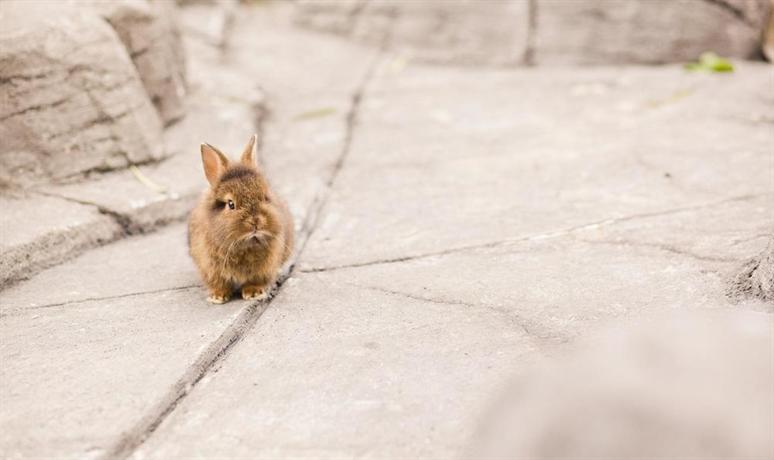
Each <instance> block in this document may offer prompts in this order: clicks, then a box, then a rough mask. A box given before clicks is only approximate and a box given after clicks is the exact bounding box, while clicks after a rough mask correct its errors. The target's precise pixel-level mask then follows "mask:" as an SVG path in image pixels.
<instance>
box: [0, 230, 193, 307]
mask: <svg viewBox="0 0 774 460" xmlns="http://www.w3.org/2000/svg"><path fill="white" fill-rule="evenodd" d="M186 234H187V228H186V224H182V223H181V224H175V225H171V226H169V227H167V228H165V229H162V230H160V231H158V232H156V233H153V234H151V235H147V236H135V237H130V238H127V239H124V240H122V241H119V242H116V243H114V244H111V245H108V246H104V247H101V248H96V249H92V250H91V251H88V252H86V253H85V254H83V255H81V256H79V257H78V258H77V259H76V260H74V261H71V262H69V263H65V264H61V265H58V266H55V267H51V268H49V269H47V270H44V271H42V272H40V273H38V274H37V275H35V276H34V277H32V278H31V279H29V280H27V281H25V282H24V283H20V284H18V285H15V286H12V287H10V288H8V289H6V290H4V291H3V300H2V302H1V303H0V304H1V305H2V306H3V311H2V313H3V314H4V315H5V314H10V313H11V312H16V311H22V310H27V309H30V310H34V309H45V308H49V307H52V306H58V305H64V304H73V303H79V302H84V301H86V300H90V299H103V298H112V297H122V296H127V295H135V294H137V293H152V292H154V291H163V290H169V289H182V288H191V287H194V286H197V285H198V278H197V274H196V270H195V268H194V265H193V262H192V261H191V259H190V257H189V256H188V245H187V242H186ZM127 280H131V282H130V283H128V282H127Z"/></svg>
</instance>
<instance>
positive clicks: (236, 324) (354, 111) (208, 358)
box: [101, 49, 383, 459]
mask: <svg viewBox="0 0 774 460" xmlns="http://www.w3.org/2000/svg"><path fill="white" fill-rule="evenodd" d="M382 54H383V49H380V50H379V51H378V52H377V53H375V55H374V56H373V58H372V61H371V63H370V64H369V66H368V68H367V70H366V72H365V73H364V76H363V79H362V80H361V82H360V83H359V84H358V86H357V87H356V88H355V91H354V92H353V93H352V97H351V103H350V107H349V110H348V113H347V118H346V121H347V122H346V127H345V130H346V132H345V138H344V141H343V145H342V150H341V153H340V155H339V157H338V158H337V159H336V161H335V163H334V165H333V167H332V170H331V172H330V174H329V177H328V180H327V181H326V187H325V189H324V190H323V192H322V193H321V194H320V195H318V197H317V198H316V199H315V200H314V201H313V202H312V203H311V205H310V209H308V213H307V216H306V218H305V219H304V222H303V223H302V226H301V231H300V232H299V233H300V235H299V236H300V238H298V240H299V242H300V244H299V245H298V249H297V251H296V252H295V254H294V255H293V256H292V259H291V262H290V263H289V264H288V265H287V267H286V269H285V270H284V271H283V273H282V274H281V275H280V278H279V279H278V280H277V284H276V285H275V286H274V288H273V289H272V291H271V293H270V296H269V298H268V299H266V300H262V301H258V302H256V303H253V304H251V305H249V306H247V307H246V308H244V309H243V310H242V311H241V312H240V313H239V315H238V316H237V318H236V319H235V320H234V321H233V322H232V323H231V324H230V325H229V326H228V327H226V329H225V330H224V331H223V332H222V333H221V335H220V336H219V337H218V338H217V339H216V340H215V341H214V342H212V343H210V345H209V346H207V348H206V349H205V350H204V351H203V352H202V353H201V354H200V355H199V357H198V358H197V359H196V361H195V362H194V363H193V364H192V365H191V366H190V367H189V368H188V369H187V371H186V372H185V373H184V374H183V375H182V376H181V377H180V379H178V381H177V382H176V383H175V384H174V385H173V386H172V388H171V389H170V390H169V391H168V392H167V393H166V395H165V396H164V397H162V399H161V400H160V401H159V402H158V403H157V404H156V405H155V406H154V407H152V408H151V409H150V410H149V411H148V412H147V413H146V415H145V416H144V417H142V418H141V419H140V420H139V421H138V422H137V423H136V424H135V425H134V426H133V427H132V428H130V429H129V430H128V431H127V432H126V434H124V435H122V436H121V437H120V438H119V439H118V441H117V442H116V443H115V444H113V445H112V446H110V447H109V448H108V449H107V451H106V453H105V454H104V455H103V456H101V458H103V459H126V458H128V457H130V456H131V455H132V454H133V453H134V452H135V451H136V450H137V449H138V448H139V447H140V446H141V445H142V444H143V443H144V442H145V440H146V439H148V438H149V437H150V436H151V435H153V433H154V432H155V431H156V429H157V428H158V427H159V426H160V425H161V423H162V422H163V421H164V420H165V419H166V418H167V417H168V416H169V415H170V414H171V413H172V412H173V411H174V410H175V408H176V407H177V406H178V405H179V404H180V402H181V401H182V400H183V399H184V398H185V397H186V396H187V395H188V393H190V392H191V390H193V388H194V387H195V386H196V384H197V383H198V382H199V381H201V379H202V378H203V377H204V376H205V375H206V374H207V373H208V372H209V370H210V369H212V368H213V366H214V365H215V364H217V363H218V362H220V361H221V360H222V359H224V358H225V357H226V355H227V354H228V352H229V351H230V349H231V348H232V347H233V345H234V344H236V343H237V342H238V341H239V340H241V339H242V337H243V336H244V334H245V333H246V332H247V331H249V330H250V329H251V328H252V327H253V325H254V324H255V323H256V322H257V321H258V319H259V318H260V317H261V315H262V314H263V312H264V311H266V309H267V308H268V307H269V304H270V302H271V300H272V299H273V298H274V296H276V294H277V293H278V291H279V289H280V288H281V287H282V285H283V284H284V282H285V281H286V280H287V279H288V278H289V277H290V276H291V274H292V272H293V269H294V268H295V266H294V263H295V261H296V260H298V258H299V256H300V254H301V253H302V252H303V250H304V248H305V247H306V244H307V242H308V241H309V239H310V237H311V236H312V234H313V233H314V230H315V228H316V227H317V224H318V222H319V219H320V216H321V215H322V211H323V209H324V208H325V205H326V203H327V201H328V198H329V197H330V193H331V189H332V188H333V185H334V183H335V181H336V178H337V176H338V175H339V172H340V171H341V169H342V167H343V166H344V163H345V161H346V159H347V157H348V155H349V151H350V148H351V144H352V137H353V132H354V129H355V126H356V124H357V116H358V112H359V109H360V104H361V101H362V98H363V94H364V93H365V90H366V88H367V86H368V84H369V83H370V81H371V79H372V77H373V74H374V72H375V69H376V67H377V64H378V63H379V62H380V60H381V58H382Z"/></svg>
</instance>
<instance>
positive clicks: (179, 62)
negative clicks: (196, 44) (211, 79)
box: [94, 0, 186, 124]
mask: <svg viewBox="0 0 774 460" xmlns="http://www.w3.org/2000/svg"><path fill="white" fill-rule="evenodd" d="M94 7H95V9H96V10H97V11H98V12H99V13H100V14H101V15H102V16H103V17H104V18H105V19H107V21H108V22H109V23H110V25H112V26H113V29H115V31H116V33H117V34H118V37H119V38H120V39H121V41H122V42H123V43H124V46H126V49H127V51H128V52H129V56H130V57H131V58H132V61H133V62H134V65H135V67H136V68H137V71H138V73H139V74H140V78H141V79H142V82H143V85H144V86H145V90H146V91H147V93H148V96H149V97H150V99H151V101H152V102H153V105H154V106H155V107H156V109H157V110H158V112H159V115H160V116H161V119H162V121H164V122H165V123H167V124H168V123H170V122H172V121H174V120H177V119H179V118H181V117H182V116H183V115H184V114H185V106H184V103H183V97H184V96H185V92H186V87H185V70H186V69H185V53H184V51H183V46H182V42H181V39H180V33H179V30H178V27H177V24H176V22H175V20H176V17H175V16H176V14H177V11H176V8H175V3H174V2H172V1H168V0H150V1H137V0H134V1H132V0H120V1H114V2H100V1H97V2H94Z"/></svg>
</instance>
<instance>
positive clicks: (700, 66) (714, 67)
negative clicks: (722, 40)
mask: <svg viewBox="0 0 774 460" xmlns="http://www.w3.org/2000/svg"><path fill="white" fill-rule="evenodd" d="M685 69H686V70H689V71H698V70H700V71H704V72H733V71H734V64H732V63H731V61H729V60H728V59H726V58H723V57H720V56H718V55H717V54H715V53H713V52H712V51H707V52H706V53H702V54H701V56H699V61H698V62H689V63H688V64H686V65H685Z"/></svg>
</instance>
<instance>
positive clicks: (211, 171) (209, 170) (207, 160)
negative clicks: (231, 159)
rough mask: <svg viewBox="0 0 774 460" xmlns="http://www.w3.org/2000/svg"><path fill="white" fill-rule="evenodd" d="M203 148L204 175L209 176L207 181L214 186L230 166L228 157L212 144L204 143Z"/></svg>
mask: <svg viewBox="0 0 774 460" xmlns="http://www.w3.org/2000/svg"><path fill="white" fill-rule="evenodd" d="M201 150H202V164H203V165H204V175H205V176H207V182H209V183H210V185H211V186H213V187H214V186H215V184H216V183H217V182H218V178H219V177H220V175H221V174H223V172H224V171H225V170H226V168H227V167H228V158H226V156H225V155H223V153H221V151H220V150H218V149H216V148H215V147H213V146H211V145H210V144H202V146H201Z"/></svg>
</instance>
